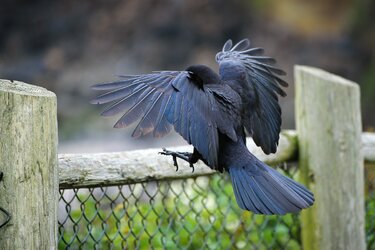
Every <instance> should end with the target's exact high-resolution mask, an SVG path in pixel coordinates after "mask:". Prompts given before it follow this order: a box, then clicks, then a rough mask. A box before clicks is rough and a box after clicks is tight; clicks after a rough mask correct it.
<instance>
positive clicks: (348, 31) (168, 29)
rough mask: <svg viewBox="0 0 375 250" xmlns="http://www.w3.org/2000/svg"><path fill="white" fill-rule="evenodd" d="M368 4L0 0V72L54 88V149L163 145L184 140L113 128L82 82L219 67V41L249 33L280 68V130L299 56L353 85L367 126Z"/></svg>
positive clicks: (372, 76) (371, 41) (357, 0)
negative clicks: (56, 144)
mask: <svg viewBox="0 0 375 250" xmlns="http://www.w3.org/2000/svg"><path fill="white" fill-rule="evenodd" d="M374 10H375V1H372V0H341V1H339V0H316V1H298V0H284V1H271V0H252V1H245V0H235V1H225V0H216V1H214V0H194V1H193V0H174V1H172V0H170V1H145V0H139V1H135V0H134V1H117V0H107V1H98V0H92V1H84V0H82V1H73V0H66V1H47V0H43V1H42V0H39V1H10V0H2V2H1V7H0V37H1V39H0V78H3V79H11V80H19V81H24V82H27V83H31V84H35V85H39V86H43V87H45V88H47V89H49V90H51V91H53V92H55V93H56V95H57V97H58V98H57V99H58V119H59V121H58V122H59V151H60V153H77V152H100V151H103V152H104V151H119V150H127V149H135V148H143V147H161V146H163V147H168V146H172V145H178V144H182V143H183V140H182V139H181V138H180V137H179V136H176V135H175V134H171V135H169V136H166V137H165V138H162V139H159V140H155V139H152V138H150V137H146V138H142V139H138V140H134V139H132V138H131V128H130V130H129V129H121V130H118V129H113V128H112V126H113V124H114V123H115V121H116V118H115V117H111V118H102V117H100V116H99V113H100V110H102V108H103V107H97V106H93V105H90V104H89V100H90V98H91V97H93V96H94V95H95V93H94V92H93V91H92V90H91V89H90V85H92V84H94V83H98V82H105V81H112V80H116V75H118V74H135V73H147V72H150V71H152V70H166V69H168V70H182V69H185V68H186V67H187V66H189V65H191V64H197V63H199V64H206V65H208V66H210V67H212V68H214V69H215V70H217V68H218V67H217V65H216V63H215V60H214V56H215V54H216V52H217V51H219V50H220V49H221V48H222V45H223V44H224V42H225V41H226V40H227V39H229V38H231V39H233V40H234V41H235V42H236V41H239V40H240V39H242V38H246V37H247V38H250V40H251V42H252V45H253V46H260V47H263V48H265V50H266V54H267V55H270V56H272V57H275V58H276V59H277V61H278V66H279V67H281V68H282V69H284V70H285V71H286V72H287V73H288V75H287V76H286V77H285V79H286V80H287V81H288V82H289V83H290V87H289V88H288V89H287V93H288V96H287V97H286V98H283V99H282V100H281V101H280V102H281V105H282V110H283V128H284V129H293V128H294V85H293V65H295V64H304V65H310V66H315V67H319V68H322V69H324V70H327V71H330V72H332V73H335V74H338V75H340V76H343V77H345V78H348V79H350V80H353V81H355V82H357V83H358V84H360V87H361V91H362V117H363V128H364V130H366V131H374V130H375V113H374V110H375V46H374V45H375V29H374V26H375V11H374Z"/></svg>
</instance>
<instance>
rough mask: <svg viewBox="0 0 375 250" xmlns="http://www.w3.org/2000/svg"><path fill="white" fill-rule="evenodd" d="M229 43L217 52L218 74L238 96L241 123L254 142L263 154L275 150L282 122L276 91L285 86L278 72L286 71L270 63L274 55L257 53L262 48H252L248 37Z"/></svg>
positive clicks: (278, 91)
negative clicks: (240, 103)
mask: <svg viewBox="0 0 375 250" xmlns="http://www.w3.org/2000/svg"><path fill="white" fill-rule="evenodd" d="M232 45H233V44H232V41H231V40H228V41H227V42H226V43H225V44H224V46H223V50H222V51H221V52H219V53H217V55H216V61H217V62H218V63H219V67H220V77H221V78H222V80H224V81H226V82H228V84H229V85H230V86H231V87H233V89H235V90H236V91H237V92H238V94H239V95H240V96H241V99H242V103H243V105H244V107H243V108H244V117H243V123H244V126H245V128H246V130H247V131H248V132H249V133H250V134H251V135H252V137H253V139H254V142H255V143H256V144H257V145H258V146H260V147H261V148H262V150H263V151H264V152H265V153H266V154H269V153H274V152H276V149H277V145H278V141H279V133H280V126H281V109H280V106H279V104H278V95H280V96H285V95H286V93H285V92H284V91H283V89H282V88H281V86H283V87H287V86H288V84H287V83H286V82H285V81H284V80H282V79H281V78H280V77H279V76H280V75H285V72H284V71H282V70H280V69H278V68H276V67H275V66H273V65H274V64H275V62H276V61H275V60H274V59H273V58H271V57H267V56H261V55H260V54H262V52H263V49H262V48H251V47H250V42H249V40H248V39H244V40H242V41H240V42H239V43H237V44H236V45H234V46H232Z"/></svg>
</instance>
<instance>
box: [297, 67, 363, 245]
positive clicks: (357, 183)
mask: <svg viewBox="0 0 375 250" xmlns="http://www.w3.org/2000/svg"><path fill="white" fill-rule="evenodd" d="M295 83H296V126H297V133H298V142H299V167H300V171H301V173H300V174H301V179H302V180H301V181H302V182H304V184H306V185H307V186H308V187H309V188H311V190H312V191H313V192H314V194H315V200H316V201H315V204H314V206H313V207H312V208H310V209H308V210H306V211H304V212H303V213H302V242H303V248H304V249H306V250H308V249H319V250H321V249H323V250H324V249H335V250H338V249H357V250H361V249H366V242H365V232H364V218H365V212H364V173H363V156H362V153H361V131H362V125H361V110H360V90H359V86H358V85H357V84H355V83H353V82H350V81H348V80H346V79H343V78H341V77H338V76H335V75H332V74H330V73H327V72H325V71H323V70H320V69H315V68H311V67H305V66H296V67H295Z"/></svg>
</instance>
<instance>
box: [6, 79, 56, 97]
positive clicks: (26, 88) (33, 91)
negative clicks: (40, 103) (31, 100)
mask: <svg viewBox="0 0 375 250" xmlns="http://www.w3.org/2000/svg"><path fill="white" fill-rule="evenodd" d="M0 92H10V93H14V94H19V95H29V96H41V97H55V96H56V95H55V93H53V92H51V91H49V90H47V89H45V88H43V87H40V86H36V85H32V84H28V83H24V82H20V81H11V80H6V79H0Z"/></svg>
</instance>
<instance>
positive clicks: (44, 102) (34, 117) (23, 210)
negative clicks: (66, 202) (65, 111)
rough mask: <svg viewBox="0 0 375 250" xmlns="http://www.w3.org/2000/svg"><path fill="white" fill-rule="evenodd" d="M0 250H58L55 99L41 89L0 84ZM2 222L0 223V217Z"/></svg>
mask: <svg viewBox="0 0 375 250" xmlns="http://www.w3.org/2000/svg"><path fill="white" fill-rule="evenodd" d="M0 171H1V172H3V173H4V179H3V181H2V182H0V207H2V208H4V209H5V210H7V211H8V212H9V213H10V214H11V216H12V217H11V220H10V222H9V223H8V224H7V225H5V226H4V227H3V228H0V249H38V250H39V249H56V248H57V202H58V175H57V116H56V96H55V94H54V93H52V92H50V91H47V90H46V89H44V88H41V87H37V86H33V85H29V84H26V83H21V82H17V81H8V80H0ZM0 218H3V217H2V215H0Z"/></svg>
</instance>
